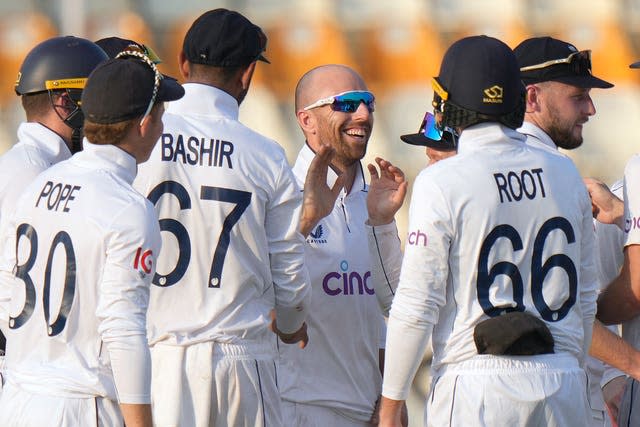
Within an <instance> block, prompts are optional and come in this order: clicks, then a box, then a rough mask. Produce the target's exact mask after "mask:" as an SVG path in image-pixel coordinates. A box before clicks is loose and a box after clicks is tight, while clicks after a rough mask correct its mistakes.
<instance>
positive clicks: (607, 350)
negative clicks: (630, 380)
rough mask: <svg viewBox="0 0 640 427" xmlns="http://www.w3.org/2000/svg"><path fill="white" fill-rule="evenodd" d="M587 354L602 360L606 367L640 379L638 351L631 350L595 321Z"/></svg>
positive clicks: (627, 344)
mask: <svg viewBox="0 0 640 427" xmlns="http://www.w3.org/2000/svg"><path fill="white" fill-rule="evenodd" d="M589 354H590V355H591V356H593V357H595V358H597V359H600V360H602V361H603V362H604V363H606V364H607V365H610V366H613V367H614V368H618V369H620V370H621V371H623V372H626V373H627V374H629V375H631V376H632V377H634V378H636V379H640V351H638V350H636V349H635V348H633V347H632V346H631V345H630V344H629V343H627V342H626V341H624V340H623V339H622V338H620V337H619V336H618V335H616V334H614V333H613V332H611V331H610V330H609V329H607V328H606V327H604V325H602V323H600V322H598V321H597V320H596V322H595V323H594V325H593V336H592V340H591V348H590V349H589Z"/></svg>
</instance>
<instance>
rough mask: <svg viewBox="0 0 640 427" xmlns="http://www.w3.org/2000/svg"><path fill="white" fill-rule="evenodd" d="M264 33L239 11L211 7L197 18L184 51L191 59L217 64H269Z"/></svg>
mask: <svg viewBox="0 0 640 427" xmlns="http://www.w3.org/2000/svg"><path fill="white" fill-rule="evenodd" d="M266 48H267V36H265V34H264V32H262V30H261V29H260V27H258V26H257V25H254V24H253V23H252V22H251V21H249V20H248V19H247V18H245V17H244V16H243V15H241V14H240V13H238V12H235V11H232V10H228V9H222V8H220V9H214V10H210V11H208V12H206V13H204V14H203V15H201V16H200V17H199V18H198V19H196V20H195V21H194V23H193V24H192V25H191V28H189V30H188V31H187V34H186V36H185V38H184V43H183V46H182V50H183V52H184V55H185V56H186V58H187V59H188V60H189V62H191V63H194V64H204V65H212V66H216V67H236V66H244V65H249V64H250V63H252V62H253V61H256V60H257V61H263V62H266V63H269V61H268V60H267V58H265V57H264V55H263V52H264V51H265V50H266Z"/></svg>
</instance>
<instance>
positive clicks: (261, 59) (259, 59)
mask: <svg viewBox="0 0 640 427" xmlns="http://www.w3.org/2000/svg"><path fill="white" fill-rule="evenodd" d="M258 61H262V62H266V63H267V64H271V61H269V60H268V59H267V58H265V57H264V55H262V54H260V55H258Z"/></svg>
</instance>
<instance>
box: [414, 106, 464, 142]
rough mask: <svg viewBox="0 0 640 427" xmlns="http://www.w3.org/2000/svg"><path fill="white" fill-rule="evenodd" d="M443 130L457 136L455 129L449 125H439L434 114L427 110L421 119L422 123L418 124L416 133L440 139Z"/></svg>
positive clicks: (435, 139)
mask: <svg viewBox="0 0 640 427" xmlns="http://www.w3.org/2000/svg"><path fill="white" fill-rule="evenodd" d="M445 132H448V133H450V134H452V135H453V136H458V134H457V133H456V131H454V130H453V129H451V128H450V127H449V126H444V127H443V126H440V125H439V124H438V122H437V120H436V118H435V116H434V115H433V114H431V113H429V112H428V111H427V113H426V114H425V115H424V119H423V120H422V125H420V130H419V131H418V133H421V134H423V135H424V136H426V137H427V138H429V139H432V140H434V141H440V140H442V138H443V135H444V133H445Z"/></svg>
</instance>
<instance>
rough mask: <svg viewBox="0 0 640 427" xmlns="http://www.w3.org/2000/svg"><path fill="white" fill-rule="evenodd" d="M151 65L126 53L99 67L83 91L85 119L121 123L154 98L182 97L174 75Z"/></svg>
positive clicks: (141, 110)
mask: <svg viewBox="0 0 640 427" xmlns="http://www.w3.org/2000/svg"><path fill="white" fill-rule="evenodd" d="M151 65H153V64H151V63H145V62H144V61H142V60H140V59H139V58H137V57H130V56H126V57H120V58H116V59H110V60H108V61H105V62H103V63H102V64H100V65H99V66H98V67H96V69H95V70H93V72H92V73H91V74H90V75H89V79H88V80H87V84H86V85H85V88H84V91H83V92H82V111H83V112H84V115H85V118H86V120H88V121H90V122H93V123H99V124H112V123H120V122H123V121H125V120H130V119H133V118H136V117H140V116H143V115H144V114H145V113H146V112H147V110H148V108H149V105H150V103H151V101H152V100H154V103H158V102H166V101H175V100H176V99H180V98H182V96H183V95H184V89H183V87H182V86H181V85H180V84H179V83H178V82H177V81H176V80H174V79H172V78H163V76H162V75H161V74H160V73H157V70H154V69H153V68H152V67H151ZM156 73H157V74H156ZM156 81H157V82H158V83H157V94H156V96H155V99H154V98H153V92H154V88H155V87H156Z"/></svg>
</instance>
